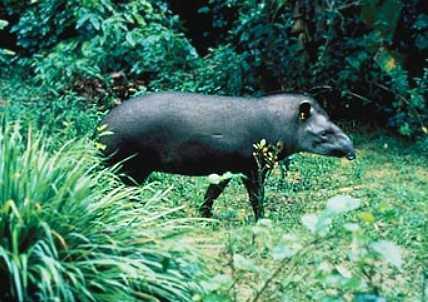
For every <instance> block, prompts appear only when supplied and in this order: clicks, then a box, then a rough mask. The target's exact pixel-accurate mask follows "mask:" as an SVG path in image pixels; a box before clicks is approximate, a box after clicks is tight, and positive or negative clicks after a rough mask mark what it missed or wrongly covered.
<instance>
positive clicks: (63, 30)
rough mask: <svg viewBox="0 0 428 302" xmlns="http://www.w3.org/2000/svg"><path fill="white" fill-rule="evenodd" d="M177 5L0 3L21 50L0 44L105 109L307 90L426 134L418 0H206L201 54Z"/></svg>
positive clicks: (42, 76) (408, 132) (426, 79)
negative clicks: (192, 96)
mask: <svg viewBox="0 0 428 302" xmlns="http://www.w3.org/2000/svg"><path fill="white" fill-rule="evenodd" d="M169 2H170V1H168V0H164V1H152V0H144V1H133V0H127V1H120V2H115V1H110V0H96V1H78V0H73V1H67V3H64V2H63V1H58V0H53V1H48V0H43V1H33V2H31V3H29V1H27V2H25V1H24V2H22V1H12V0H7V1H4V2H3V3H2V4H1V6H2V7H3V10H4V11H5V12H6V15H5V16H4V17H2V18H6V17H7V18H8V20H10V21H11V22H9V23H10V26H9V27H7V29H8V30H10V31H11V32H12V33H14V34H16V37H17V46H18V47H20V49H19V52H18V53H17V56H15V57H14V54H13V53H11V52H10V51H6V50H2V53H1V54H0V62H2V63H10V62H11V61H13V62H17V64H18V65H21V66H23V69H22V70H25V72H24V74H25V75H26V76H27V77H29V78H31V79H32V80H34V81H35V85H37V86H40V85H42V86H43V87H45V88H44V89H45V91H49V93H50V94H53V95H55V96H57V97H58V96H64V95H67V94H77V95H78V96H80V97H84V98H86V99H88V100H89V101H90V102H91V103H96V104H97V105H98V106H99V107H101V108H110V107H112V106H113V105H114V104H116V103H117V102H119V101H123V100H125V99H127V98H129V97H130V96H132V95H135V94H141V93H146V92H147V91H159V90H161V91H163V90H180V91H196V92H202V93H210V94H229V95H243V94H264V93H269V92H277V91H292V92H295V91H305V92H311V93H312V94H315V95H316V96H317V97H318V98H319V99H321V100H322V102H323V103H324V104H325V105H326V106H327V107H329V111H331V112H333V113H338V114H340V115H342V116H344V117H351V118H354V119H376V120H381V121H382V122H383V123H385V124H386V125H387V126H389V127H392V128H394V129H396V130H397V131H398V132H399V133H401V134H403V135H405V136H415V135H418V134H421V133H427V132H428V130H427V123H428V121H427V116H428V108H427V106H426V101H425V99H426V97H427V95H428V93H427V92H428V88H427V87H428V71H427V69H426V63H427V61H426V59H427V58H428V53H427V51H428V46H427V45H428V15H427V14H425V13H423V12H422V11H421V10H419V7H421V6H422V4H421V3H420V2H421V1H419V0H411V1H399V0H387V1H365V0H360V1H333V2H331V1H319V2H317V3H311V2H310V1H271V0H263V1H236V0H227V1H219V0H210V1H209V2H208V3H207V5H205V6H203V7H201V8H200V10H199V14H200V16H201V18H212V19H213V24H212V32H209V33H206V34H207V37H209V39H211V38H213V37H215V40H216V41H215V43H211V44H214V45H216V46H215V47H214V48H212V49H209V50H208V55H207V56H205V57H200V56H199V54H198V53H197V52H196V50H195V48H194V45H192V44H191V41H190V40H189V39H188V38H186V36H185V35H184V34H183V33H186V32H189V31H190V32H193V31H194V32H197V31H198V30H200V29H198V28H185V27H186V20H185V19H183V20H180V19H179V18H178V16H176V15H174V14H173V13H172V12H171V11H170V10H169V9H168V4H169ZM181 21H182V22H181ZM0 26H2V27H3V28H4V27H5V26H6V23H5V22H2V23H0ZM0 64H1V63H0ZM424 67H425V68H424ZM3 68H6V66H5V67H3ZM361 112H370V113H371V114H370V115H364V116H362V114H361Z"/></svg>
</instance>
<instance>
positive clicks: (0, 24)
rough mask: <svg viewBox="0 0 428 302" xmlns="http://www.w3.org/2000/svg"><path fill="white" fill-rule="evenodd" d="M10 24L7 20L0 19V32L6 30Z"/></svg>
mask: <svg viewBox="0 0 428 302" xmlns="http://www.w3.org/2000/svg"><path fill="white" fill-rule="evenodd" d="M8 24H9V22H7V21H6V20H2V19H0V30H2V29H3V28H5V27H6V26H7V25H8Z"/></svg>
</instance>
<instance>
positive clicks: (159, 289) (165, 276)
mask: <svg viewBox="0 0 428 302" xmlns="http://www.w3.org/2000/svg"><path fill="white" fill-rule="evenodd" d="M46 140H47V138H46V137H45V136H43V135H41V134H33V133H32V132H31V131H30V132H29V133H28V136H27V137H25V138H24V137H23V136H21V135H20V134H19V129H18V127H17V126H16V125H15V126H13V125H10V124H5V125H3V128H2V130H1V131H0V186H1V189H0V234H1V244H0V280H1V283H2V286H1V289H0V300H2V301H137V300H156V301H158V300H162V301H190V300H191V299H192V296H193V294H194V293H195V292H197V291H199V290H200V287H199V286H198V284H197V282H196V280H198V279H199V278H201V277H203V274H202V271H201V267H200V266H199V265H198V262H197V261H196V260H197V259H196V258H195V256H194V254H193V253H190V252H189V251H186V250H185V249H183V248H182V247H180V245H179V244H177V242H178V241H177V240H172V241H173V242H172V241H171V238H175V236H174V235H177V234H178V233H179V232H181V231H182V230H183V228H182V227H183V224H180V223H179V222H174V223H171V221H169V222H168V221H164V220H163V219H162V217H163V213H162V212H159V209H158V210H157V211H156V209H153V208H150V207H153V206H151V205H150V204H152V203H150V204H147V205H143V204H140V203H139V191H138V190H137V189H132V188H124V187H123V186H122V185H120V183H118V182H117V181H116V179H115V177H114V176H113V174H112V173H111V171H109V170H105V169H100V160H99V159H98V158H97V157H96V156H95V151H94V148H93V147H90V144H88V142H87V141H86V142H85V141H70V142H69V143H68V144H66V145H64V146H63V147H62V148H61V149H60V150H58V151H55V152H53V153H49V152H48V151H47V142H46ZM88 148H89V149H90V150H88Z"/></svg>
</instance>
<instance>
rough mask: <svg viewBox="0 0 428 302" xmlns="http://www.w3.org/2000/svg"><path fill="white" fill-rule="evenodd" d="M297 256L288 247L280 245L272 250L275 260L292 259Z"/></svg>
mask: <svg viewBox="0 0 428 302" xmlns="http://www.w3.org/2000/svg"><path fill="white" fill-rule="evenodd" d="M294 254H295V252H294V251H292V250H291V249H290V248H289V247H288V246H287V245H285V244H278V245H277V246H275V247H274V248H273V249H272V258H273V260H279V261H280V260H283V259H285V258H290V257H292V256H293V255H294Z"/></svg>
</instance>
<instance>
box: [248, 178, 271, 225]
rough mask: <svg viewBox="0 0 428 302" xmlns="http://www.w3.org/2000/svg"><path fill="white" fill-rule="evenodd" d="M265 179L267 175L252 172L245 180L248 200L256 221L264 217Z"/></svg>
mask: <svg viewBox="0 0 428 302" xmlns="http://www.w3.org/2000/svg"><path fill="white" fill-rule="evenodd" d="M265 177H266V173H258V172H255V171H252V172H250V173H248V174H247V177H246V178H245V179H244V185H245V187H246V188H247V192H248V198H249V199H250V203H251V206H252V207H253V211H254V216H255V218H256V221H257V220H259V219H260V218H263V216H264V207H263V201H264V193H265V192H264V181H265Z"/></svg>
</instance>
